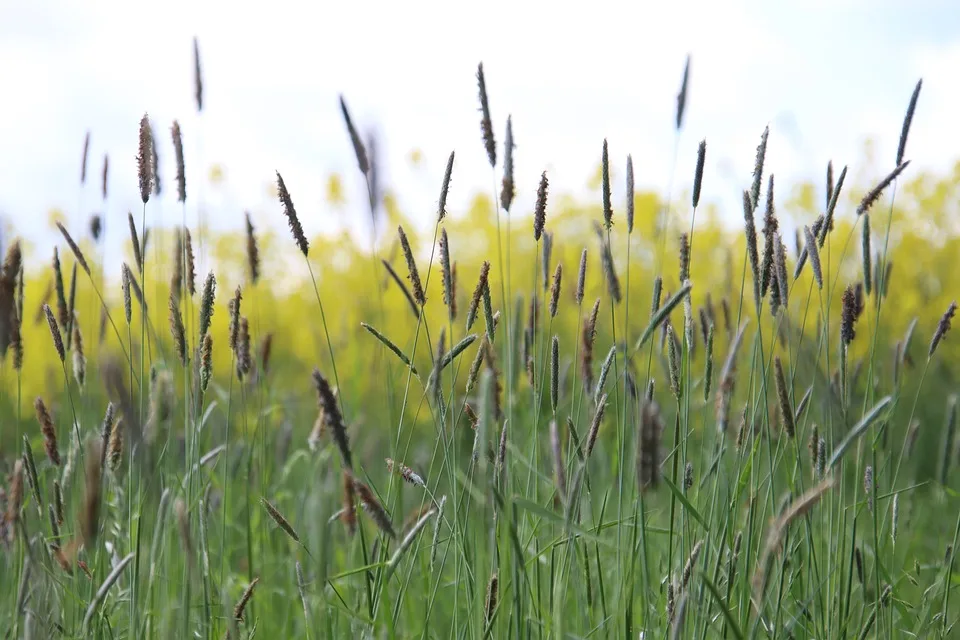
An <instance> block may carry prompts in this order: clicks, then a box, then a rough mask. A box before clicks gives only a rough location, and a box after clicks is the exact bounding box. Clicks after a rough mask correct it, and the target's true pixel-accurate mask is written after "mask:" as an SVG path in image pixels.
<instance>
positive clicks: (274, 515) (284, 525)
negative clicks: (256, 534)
mask: <svg viewBox="0 0 960 640" xmlns="http://www.w3.org/2000/svg"><path fill="white" fill-rule="evenodd" d="M260 504H261V505H263V508H264V509H266V510H267V513H268V514H269V515H270V519H271V520H273V521H274V522H276V523H277V526H278V527H280V528H281V529H283V532H284V533H285V534H287V535H288V536H290V539H291V540H293V541H294V542H296V543H297V544H303V543H302V542H301V541H300V536H299V535H297V532H296V531H295V530H294V529H293V525H291V524H290V522H289V521H288V520H287V519H286V518H284V517H283V514H282V513H280V511H279V510H278V509H277V508H276V507H275V506H273V505H272V504H271V503H270V501H269V500H267V499H266V498H263V497H261V498H260Z"/></svg>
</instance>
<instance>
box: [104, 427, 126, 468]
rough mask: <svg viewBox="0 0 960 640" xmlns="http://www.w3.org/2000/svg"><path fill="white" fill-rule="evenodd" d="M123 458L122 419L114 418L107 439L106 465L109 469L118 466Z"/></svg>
mask: <svg viewBox="0 0 960 640" xmlns="http://www.w3.org/2000/svg"><path fill="white" fill-rule="evenodd" d="M122 460H123V419H119V420H114V421H113V425H112V426H111V428H110V438H109V439H108V440H107V466H108V467H109V468H110V470H111V471H116V470H117V469H119V468H120V463H121V462H122Z"/></svg>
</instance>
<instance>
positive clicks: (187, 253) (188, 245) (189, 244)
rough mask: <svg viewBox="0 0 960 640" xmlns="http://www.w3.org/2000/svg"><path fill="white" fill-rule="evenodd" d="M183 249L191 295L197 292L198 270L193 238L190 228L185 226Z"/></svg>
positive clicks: (188, 290) (188, 291)
mask: <svg viewBox="0 0 960 640" xmlns="http://www.w3.org/2000/svg"><path fill="white" fill-rule="evenodd" d="M183 251H184V258H185V260H184V262H185V263H186V264H185V265H184V266H185V267H186V273H185V274H184V275H185V276H186V283H187V293H189V294H190V295H191V296H192V295H194V294H196V293H197V271H196V265H195V263H194V259H193V238H192V237H191V236H190V229H188V228H186V227H184V228H183Z"/></svg>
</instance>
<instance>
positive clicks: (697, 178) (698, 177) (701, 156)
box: [693, 140, 707, 209]
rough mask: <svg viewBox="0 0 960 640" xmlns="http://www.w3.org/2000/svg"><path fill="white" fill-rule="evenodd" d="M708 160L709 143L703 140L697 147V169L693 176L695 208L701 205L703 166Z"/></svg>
mask: <svg viewBox="0 0 960 640" xmlns="http://www.w3.org/2000/svg"><path fill="white" fill-rule="evenodd" d="M706 159H707V141H706V140H701V141H700V146H699V147H697V168H696V170H695V171H694V174H693V208H694V209H696V208H697V207H698V206H699V205H700V190H701V188H702V187H703V165H704V163H705V162H706Z"/></svg>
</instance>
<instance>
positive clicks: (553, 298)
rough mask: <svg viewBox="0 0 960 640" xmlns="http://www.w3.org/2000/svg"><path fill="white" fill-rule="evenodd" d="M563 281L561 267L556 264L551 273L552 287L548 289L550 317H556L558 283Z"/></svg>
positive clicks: (558, 298) (558, 296) (558, 295)
mask: <svg viewBox="0 0 960 640" xmlns="http://www.w3.org/2000/svg"><path fill="white" fill-rule="evenodd" d="M562 279H563V265H561V264H560V263H559V262H558V263H557V268H556V270H555V271H554V272H553V285H552V286H551V287H550V317H551V318H556V317H557V306H558V305H559V302H560V282H561V280H562Z"/></svg>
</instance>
